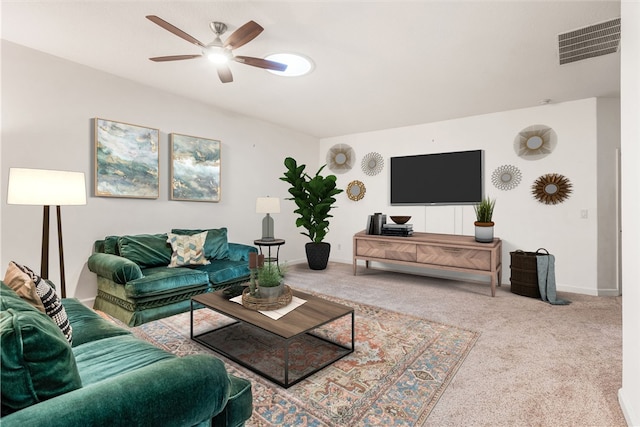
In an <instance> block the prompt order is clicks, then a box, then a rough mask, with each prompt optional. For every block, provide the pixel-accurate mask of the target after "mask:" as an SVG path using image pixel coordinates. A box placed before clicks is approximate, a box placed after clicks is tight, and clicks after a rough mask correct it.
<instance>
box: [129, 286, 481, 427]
mask: <svg viewBox="0 0 640 427" xmlns="http://www.w3.org/2000/svg"><path fill="white" fill-rule="evenodd" d="M322 297H323V298H326V299H328V300H331V301H335V302H338V303H341V304H344V305H347V306H350V307H353V308H354V309H355V324H356V348H355V352H354V353H352V354H350V355H347V356H346V357H344V358H343V359H341V360H338V361H337V362H335V363H333V364H332V365H330V366H328V367H326V368H324V369H323V370H321V371H320V372H317V373H315V374H313V375H311V376H310V377H308V378H306V379H304V380H302V381H301V382H299V383H298V384H295V385H294V386H292V387H290V388H288V389H283V388H281V387H279V386H277V385H275V384H273V383H271V382H269V381H268V380H266V379H264V378H262V377H260V376H258V375H256V374H254V373H252V372H251V371H249V370H247V369H245V368H243V367H240V366H238V365H236V364H235V363H233V362H230V361H228V360H225V362H226V363H227V366H228V370H229V372H231V373H233V374H235V375H237V376H240V377H244V378H248V379H249V380H251V382H252V384H253V396H254V413H253V416H252V418H251V420H250V421H249V422H248V423H247V425H248V426H256V427H257V426H260V427H262V426H274V425H278V426H318V427H320V426H335V427H338V426H340V427H344V426H419V425H422V424H423V423H424V421H425V420H426V419H427V417H428V416H429V413H430V412H431V410H432V409H433V407H434V406H435V404H436V403H437V401H438V399H439V398H440V396H441V395H442V393H444V390H445V389H446V387H447V385H448V384H449V382H450V381H451V379H452V378H453V376H454V375H455V373H456V371H457V370H458V368H459V367H460V366H461V365H462V363H463V361H464V359H465V357H466V356H467V354H468V353H469V352H470V351H471V348H472V347H473V345H474V344H475V342H476V340H477V339H478V336H479V333H476V332H473V331H469V330H465V329H461V328H457V327H454V326H448V325H443V324H440V323H435V322H431V321H428V320H425V319H420V318H417V317H412V316H407V315H404V314H401V313H396V312H393V311H389V310H385V309H381V308H378V307H373V306H369V305H364V304H359V303H356V302H352V301H345V300H341V299H338V298H334V297H328V296H324V295H323V296H322ZM194 316H195V327H194V333H196V334H198V333H200V332H204V331H206V330H209V329H212V328H214V327H218V326H221V325H223V324H226V323H229V319H228V318H226V317H224V316H222V315H219V314H217V313H215V312H213V311H211V310H208V309H200V310H197V311H196V313H195V315H194ZM340 326H341V325H338V327H340ZM189 328H190V321H189V313H182V314H179V315H176V316H173V317H169V318H166V319H161V320H158V321H155V322H150V323H147V324H144V325H142V326H139V327H136V328H132V330H133V333H134V334H135V335H137V336H138V337H140V338H142V339H144V340H147V341H149V342H152V343H153V344H155V345H156V346H159V347H161V348H164V349H166V350H168V351H170V352H172V353H174V354H177V355H179V356H185V355H188V354H195V353H212V352H211V351H210V350H208V349H206V348H205V347H203V346H201V345H199V344H197V343H195V342H193V341H191V340H190V338H189V331H190V329H189ZM343 331H344V328H343V327H342V328H341V332H340V333H342V332H343ZM327 333H328V334H331V331H327ZM349 333H350V332H349ZM214 354H215V353H214ZM223 359H224V358H223Z"/></svg>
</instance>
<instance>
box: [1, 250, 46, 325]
mask: <svg viewBox="0 0 640 427" xmlns="http://www.w3.org/2000/svg"><path fill="white" fill-rule="evenodd" d="M4 283H6V285H7V286H9V287H10V288H11V289H13V290H14V291H15V293H16V294H18V296H19V297H20V298H22V299H23V300H25V301H27V302H28V303H29V304H31V305H32V306H34V307H35V308H37V309H38V310H40V311H41V312H43V313H44V312H45V310H44V305H42V300H41V299H40V297H39V296H38V293H37V292H36V284H35V282H34V281H33V278H32V277H31V276H30V275H29V274H27V273H25V272H24V270H23V269H22V268H20V266H19V265H18V264H16V263H15V262H13V261H11V262H9V266H8V267H7V272H6V273H5V275H4Z"/></svg>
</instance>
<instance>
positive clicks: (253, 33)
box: [224, 21, 264, 49]
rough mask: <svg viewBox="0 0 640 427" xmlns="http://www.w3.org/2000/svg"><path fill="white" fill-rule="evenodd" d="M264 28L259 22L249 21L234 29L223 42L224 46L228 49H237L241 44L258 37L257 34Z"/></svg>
mask: <svg viewBox="0 0 640 427" xmlns="http://www.w3.org/2000/svg"><path fill="white" fill-rule="evenodd" d="M263 30H264V28H262V27H261V26H260V25H259V24H257V23H256V22H254V21H249V22H247V23H246V24H244V25H243V26H242V27H240V28H238V29H237V30H235V31H234V32H233V33H232V34H231V35H230V36H229V37H228V38H227V40H225V42H224V47H228V48H229V49H237V48H239V47H240V46H242V45H245V44H247V43H249V42H250V41H251V40H253V39H255V38H256V37H258V35H259V34H260V33H261V32H262V31H263Z"/></svg>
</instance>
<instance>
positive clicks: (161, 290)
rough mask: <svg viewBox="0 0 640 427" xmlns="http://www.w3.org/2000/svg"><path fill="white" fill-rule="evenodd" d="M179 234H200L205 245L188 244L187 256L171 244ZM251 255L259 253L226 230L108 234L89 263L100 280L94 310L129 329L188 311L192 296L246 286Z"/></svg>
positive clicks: (193, 236)
mask: <svg viewBox="0 0 640 427" xmlns="http://www.w3.org/2000/svg"><path fill="white" fill-rule="evenodd" d="M176 236H181V237H184V238H187V237H189V238H196V237H197V236H200V237H201V240H200V241H199V243H201V244H202V246H201V247H197V246H198V244H197V243H194V242H193V241H191V242H188V245H186V246H185V247H186V249H185V250H186V252H185V253H183V252H181V249H180V248H178V249H176V248H174V247H173V246H175V241H170V240H171V239H172V238H173V239H174V240H175V239H176V238H177V237H176ZM251 252H257V249H256V248H254V247H253V246H248V245H243V244H240V243H229V242H228V240H227V229H226V228H219V229H210V230H200V229H197V230H192V229H173V230H171V232H170V233H161V234H139V235H124V236H107V237H106V238H105V239H104V240H98V241H96V242H95V244H94V253H93V254H92V255H91V256H90V257H89V261H88V267H89V270H91V271H92V272H94V273H96V274H97V276H98V295H97V296H96V299H95V303H94V306H93V308H95V309H96V310H101V311H103V312H105V313H108V314H109V315H111V316H113V317H115V318H116V319H119V320H121V321H122V322H124V323H126V324H127V325H129V326H138V325H141V324H143V323H146V322H150V321H152V320H156V319H160V318H163V317H168V316H172V315H174V314H178V313H182V312H185V311H188V310H189V308H190V300H191V297H192V296H194V295H198V294H201V293H205V292H211V291H216V290H219V289H223V288H226V287H229V286H231V285H233V284H236V283H241V282H246V281H247V280H248V279H249V275H250V271H249V265H248V261H249V254H250V253H251ZM176 260H178V261H180V260H182V262H183V264H181V263H180V262H178V261H176ZM174 261H176V262H177V264H178V266H174V265H173V264H175V263H174ZM205 263H206V264H205Z"/></svg>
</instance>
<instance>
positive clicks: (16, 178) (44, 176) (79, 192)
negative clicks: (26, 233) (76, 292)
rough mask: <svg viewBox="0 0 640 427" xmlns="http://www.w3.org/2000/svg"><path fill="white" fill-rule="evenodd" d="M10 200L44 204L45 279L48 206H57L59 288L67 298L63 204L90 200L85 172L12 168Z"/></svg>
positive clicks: (46, 270) (42, 266) (45, 269)
mask: <svg viewBox="0 0 640 427" xmlns="http://www.w3.org/2000/svg"><path fill="white" fill-rule="evenodd" d="M7 204H9V205H41V206H43V207H44V208H43V218H42V250H41V258H40V275H41V276H42V278H44V279H48V278H49V208H50V206H55V207H56V216H57V219H58V253H59V254H60V292H61V297H62V298H66V296H67V290H66V284H65V274H64V253H63V249H62V218H61V216H60V206H66V205H86V204H87V191H86V187H85V180H84V173H82V172H67V171H54V170H46V169H24V168H9V185H8V191H7Z"/></svg>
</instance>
